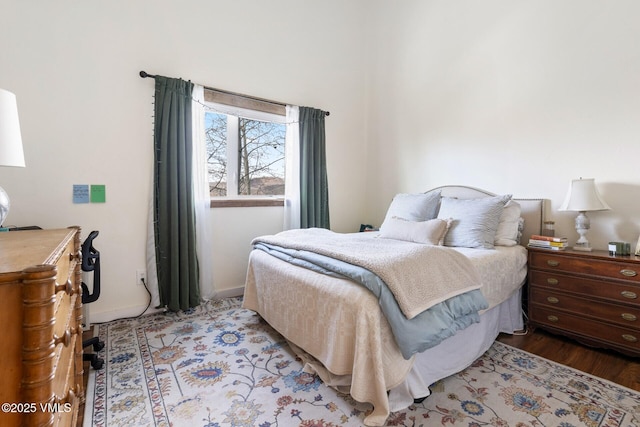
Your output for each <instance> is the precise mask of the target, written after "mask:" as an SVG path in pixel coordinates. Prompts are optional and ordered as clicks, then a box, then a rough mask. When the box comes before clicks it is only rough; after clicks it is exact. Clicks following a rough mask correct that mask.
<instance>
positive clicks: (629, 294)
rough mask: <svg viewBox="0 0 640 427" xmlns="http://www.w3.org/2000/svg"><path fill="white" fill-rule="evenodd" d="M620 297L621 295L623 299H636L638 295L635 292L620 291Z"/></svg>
mask: <svg viewBox="0 0 640 427" xmlns="http://www.w3.org/2000/svg"><path fill="white" fill-rule="evenodd" d="M620 295H622V296H623V297H625V298H629V299H636V298H638V295H637V294H636V293H635V292H631V291H622V292H620Z"/></svg>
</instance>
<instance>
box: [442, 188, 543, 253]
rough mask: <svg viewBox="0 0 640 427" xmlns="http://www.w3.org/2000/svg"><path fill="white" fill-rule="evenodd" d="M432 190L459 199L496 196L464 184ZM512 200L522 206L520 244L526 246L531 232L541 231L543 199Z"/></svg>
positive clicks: (538, 232) (537, 232)
mask: <svg viewBox="0 0 640 427" xmlns="http://www.w3.org/2000/svg"><path fill="white" fill-rule="evenodd" d="M433 190H440V192H441V195H442V196H445V197H457V198H459V199H476V198H479V197H490V196H496V194H494V193H491V192H489V191H486V190H481V189H478V188H473V187H467V186H464V185H444V186H441V187H436V188H433V189H431V190H429V191H433ZM513 200H515V201H517V202H518V203H519V204H520V206H521V208H522V212H521V214H520V215H521V216H522V218H524V230H523V231H522V241H521V244H522V245H524V246H526V245H527V243H528V241H529V237H530V236H531V235H532V234H540V232H541V231H542V224H543V222H544V199H519V198H516V197H514V198H513Z"/></svg>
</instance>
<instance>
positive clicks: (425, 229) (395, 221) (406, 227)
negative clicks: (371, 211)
mask: <svg viewBox="0 0 640 427" xmlns="http://www.w3.org/2000/svg"><path fill="white" fill-rule="evenodd" d="M450 223H451V221H449V220H445V219H437V218H436V219H430V220H427V221H408V220H406V219H404V218H398V217H395V216H394V217H392V218H389V219H388V220H386V221H385V222H384V227H382V228H381V229H380V237H382V238H384V239H395V240H405V241H407V242H415V243H424V244H425V245H434V246H435V245H440V246H441V245H442V243H443V241H444V236H445V235H446V234H447V230H448V229H449V224H450Z"/></svg>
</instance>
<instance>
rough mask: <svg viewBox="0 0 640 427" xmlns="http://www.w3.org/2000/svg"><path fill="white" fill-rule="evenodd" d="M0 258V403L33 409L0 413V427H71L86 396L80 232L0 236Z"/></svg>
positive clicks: (1, 234) (18, 233) (24, 233)
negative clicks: (2, 331) (1, 329)
mask: <svg viewBox="0 0 640 427" xmlns="http://www.w3.org/2000/svg"><path fill="white" fill-rule="evenodd" d="M0 253H1V254H2V257H0V303H1V304H3V306H2V308H0V319H1V320H2V324H3V325H4V328H5V329H6V332H7V333H6V334H5V336H4V337H3V342H4V344H3V345H4V348H3V355H2V357H0V378H2V381H3V387H0V401H2V402H3V403H27V404H32V405H34V407H35V408H36V410H35V411H28V412H24V413H15V414H10V413H0V426H2V427H13V426H16V427H17V426H23V427H30V426H47V427H49V426H51V427H53V426H55V427H74V426H75V425H76V420H77V415H78V409H79V406H80V403H81V401H82V399H83V395H84V389H83V386H84V384H83V382H82V376H83V365H82V328H81V326H80V325H81V324H82V304H81V292H80V281H81V271H80V262H81V260H80V230H79V228H77V227H72V228H68V229H58V230H30V231H16V232H8V233H0ZM43 408H49V410H47V409H43ZM52 408H57V409H58V411H52V410H51V409H52Z"/></svg>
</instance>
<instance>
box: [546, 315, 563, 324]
mask: <svg viewBox="0 0 640 427" xmlns="http://www.w3.org/2000/svg"><path fill="white" fill-rule="evenodd" d="M547 320H548V321H549V322H557V321H558V320H560V319H558V316H553V315H549V316H547Z"/></svg>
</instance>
